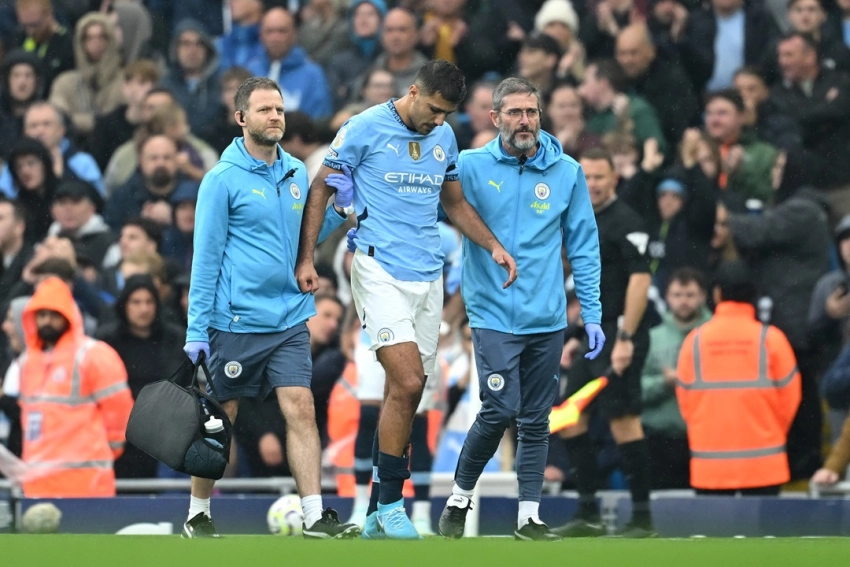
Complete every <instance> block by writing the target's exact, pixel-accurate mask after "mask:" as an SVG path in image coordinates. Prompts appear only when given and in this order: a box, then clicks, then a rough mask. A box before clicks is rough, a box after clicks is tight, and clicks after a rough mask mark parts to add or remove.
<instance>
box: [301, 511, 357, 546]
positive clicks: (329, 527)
mask: <svg viewBox="0 0 850 567" xmlns="http://www.w3.org/2000/svg"><path fill="white" fill-rule="evenodd" d="M301 533H302V534H303V536H304V538H305V539H353V538H356V537H360V526H358V525H357V524H341V523H340V522H339V515H338V514H337V513H336V510H334V509H333V508H325V510H324V511H323V512H322V517H321V518H319V519H318V520H316V522H315V523H314V524H313V525H312V526H310V527H309V528H308V527H307V525H306V524H302V532H301Z"/></svg>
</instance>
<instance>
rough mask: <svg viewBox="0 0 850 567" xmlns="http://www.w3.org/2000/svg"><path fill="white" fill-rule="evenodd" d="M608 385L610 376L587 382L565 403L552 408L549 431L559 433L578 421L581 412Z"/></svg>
mask: <svg viewBox="0 0 850 567" xmlns="http://www.w3.org/2000/svg"><path fill="white" fill-rule="evenodd" d="M607 385H608V378H606V377H605V376H600V377H599V378H597V379H595V380H591V381H590V382H588V383H587V384H585V385H584V386H583V387H582V388H581V390H579V391H578V392H576V393H575V394H573V395H572V396H570V397H569V398H567V400H566V401H565V402H564V403H562V404H561V405H559V406H558V407H555V408H552V413H550V414H549V432H550V433H557V432H558V431H560V430H562V429H566V428H567V427H570V426H572V425H575V424H576V423H578V418H579V417H580V416H581V412H583V411H584V410H585V408H587V406H588V405H589V404H590V402H592V401H593V398H595V397H596V396H597V394H599V392H601V391H602V388H604V387H605V386H607Z"/></svg>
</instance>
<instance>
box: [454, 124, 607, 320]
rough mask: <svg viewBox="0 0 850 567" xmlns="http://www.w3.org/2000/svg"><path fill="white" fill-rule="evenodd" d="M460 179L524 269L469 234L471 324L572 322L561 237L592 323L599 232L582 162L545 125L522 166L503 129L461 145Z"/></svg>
mask: <svg viewBox="0 0 850 567" xmlns="http://www.w3.org/2000/svg"><path fill="white" fill-rule="evenodd" d="M458 169H459V170H460V182H461V185H462V187H463V193H464V195H465V196H466V198H467V200H468V201H469V202H470V203H471V204H472V206H473V207H475V209H476V210H477V211H478V213H479V214H480V215H481V218H482V219H483V220H484V222H485V223H486V224H487V226H488V227H490V230H492V231H493V234H495V235H496V238H498V239H499V242H501V243H502V246H504V247H505V249H507V251H508V252H509V253H510V254H511V256H513V257H514V259H515V260H516V263H517V272H518V277H517V280H516V281H515V282H514V284H513V285H512V286H511V287H509V288H508V289H502V285H503V284H504V282H505V281H506V280H507V272H505V270H504V269H503V268H502V267H501V266H499V265H498V264H496V263H495V262H493V259H492V257H491V255H490V253H489V252H487V251H486V250H485V249H483V248H481V247H480V246H478V245H476V244H474V243H473V242H471V241H470V240H469V239H468V238H466V237H464V238H463V276H462V279H461V282H462V283H461V293H462V294H463V299H464V301H465V303H466V311H467V313H468V315H469V324H470V327H473V328H478V329H489V330H493V331H499V332H502V333H513V334H517V335H527V334H534V333H546V332H552V331H557V330H559V329H563V328H565V327H566V326H567V299H566V294H565V292H564V272H563V268H562V263H561V245H562V244H565V245H566V247H567V257H568V258H569V261H570V265H571V266H572V270H573V274H574V278H575V284H576V293H577V294H578V299H579V302H580V303H581V311H582V318H583V319H584V322H585V323H599V322H600V321H601V319H602V305H601V303H600V301H599V278H600V272H601V263H600V259H599V233H598V231H597V228H596V218H595V217H594V214H593V206H592V205H591V203H590V195H589V194H588V191H587V182H586V181H585V179H584V173H583V172H582V170H581V166H580V165H579V164H578V163H577V162H576V161H575V160H574V159H572V158H571V157H569V156H568V155H566V154H565V153H564V152H563V151H562V150H561V144H560V143H559V142H558V140H557V139H555V138H554V137H553V136H552V135H551V134H548V133H547V132H544V131H541V132H540V145H539V147H538V149H537V153H535V155H534V156H533V157H532V158H530V159H529V160H528V161H526V162H525V164H524V165H523V166H522V167H520V163H519V160H518V159H517V158H515V157H512V156H510V155H509V154H508V153H507V152H505V151H504V149H503V148H502V141H501V136H499V137H497V138H496V139H495V140H493V141H492V142H490V143H489V144H487V145H486V146H484V147H483V148H479V149H475V150H465V151H463V152H461V154H460V158H459V159H458Z"/></svg>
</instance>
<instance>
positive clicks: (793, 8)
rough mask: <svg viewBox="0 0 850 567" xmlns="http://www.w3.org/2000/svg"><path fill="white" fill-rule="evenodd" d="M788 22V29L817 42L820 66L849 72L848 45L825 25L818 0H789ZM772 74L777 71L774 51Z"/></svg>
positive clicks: (823, 11) (823, 14)
mask: <svg viewBox="0 0 850 567" xmlns="http://www.w3.org/2000/svg"><path fill="white" fill-rule="evenodd" d="M787 18H788V22H789V23H790V24H791V30H790V31H797V32H800V33H806V34H809V35H811V36H812V37H813V38H814V39H815V41H816V42H817V44H818V58H819V61H820V64H821V66H822V67H823V68H824V69H828V70H830V71H840V72H842V73H849V72H850V47H847V46H846V45H844V42H843V41H842V38H841V36H840V35H839V34H836V33H834V32H833V30H832V28H830V27H827V26H826V25H825V24H826V11H825V10H824V9H823V6H822V5H821V2H820V0H790V1H789V2H788V13H787ZM770 63H771V68H772V70H773V73H772V76H776V75H777V74H778V73H777V72H776V69H777V65H778V62H777V59H776V53H775V52H771V54H770Z"/></svg>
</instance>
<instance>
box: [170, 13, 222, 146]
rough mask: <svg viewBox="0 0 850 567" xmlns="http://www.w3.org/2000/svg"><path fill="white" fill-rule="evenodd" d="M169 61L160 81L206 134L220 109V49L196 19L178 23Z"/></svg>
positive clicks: (198, 129) (191, 121)
mask: <svg viewBox="0 0 850 567" xmlns="http://www.w3.org/2000/svg"><path fill="white" fill-rule="evenodd" d="M169 63H170V67H169V69H168V73H166V75H165V77H164V78H163V79H162V83H161V84H162V86H163V87H165V88H167V89H169V90H170V91H171V92H172V94H173V95H174V98H175V99H176V101H177V102H178V103H179V104H180V106H182V107H183V108H184V109H185V110H186V113H187V115H188V117H189V125H190V126H191V127H192V130H193V131H194V132H196V133H198V134H203V133H205V132H206V128H207V127H208V125H209V124H211V123H212V122H213V121H214V120H215V116H216V114H217V113H218V106H219V104H220V101H221V87H220V84H219V79H218V64H219V54H218V50H217V49H216V47H215V45H214V44H213V40H212V38H211V37H210V36H209V34H208V33H207V32H206V30H205V29H204V28H203V26H201V24H199V23H198V22H197V21H195V20H185V21H183V22H181V23H180V24H178V26H177V28H176V29H175V30H174V35H173V39H172V41H171V51H170V53H169Z"/></svg>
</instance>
